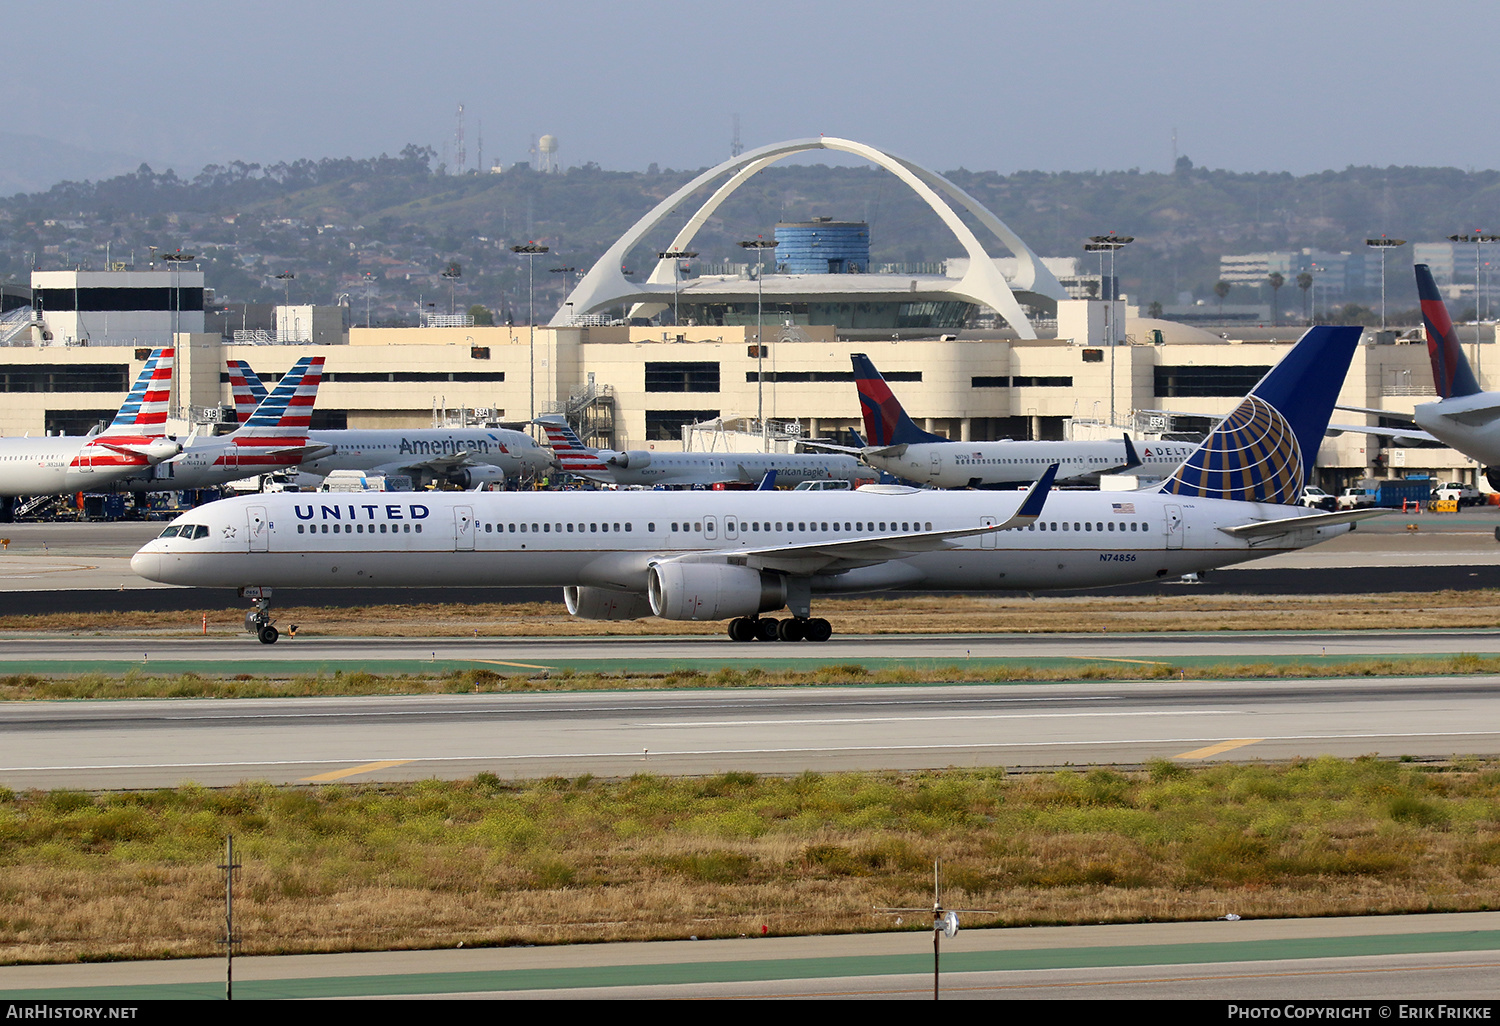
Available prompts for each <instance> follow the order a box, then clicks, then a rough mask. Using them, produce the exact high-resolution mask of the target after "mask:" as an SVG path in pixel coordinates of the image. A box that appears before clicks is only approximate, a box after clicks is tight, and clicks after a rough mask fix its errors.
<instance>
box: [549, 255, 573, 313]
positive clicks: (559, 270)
mask: <svg viewBox="0 0 1500 1026" xmlns="http://www.w3.org/2000/svg"><path fill="white" fill-rule="evenodd" d="M576 270H578V268H576V267H550V268H548V271H549V272H550V273H552V274H560V275H562V276H563V300H564V302H563V305H564V306H566V307H567V308H568V323H569V324H572V323H573V304H572V303H569V302H567V298H568V293H569V292H571V291H572V290H571V289H569V288H568V275H570V274H572V273H573V272H574V271H576Z"/></svg>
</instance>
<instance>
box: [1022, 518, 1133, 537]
mask: <svg viewBox="0 0 1500 1026" xmlns="http://www.w3.org/2000/svg"><path fill="white" fill-rule="evenodd" d="M1116 523H1117V522H1116V521H1114V520H1109V521H1106V522H1105V523H1089V522H1088V521H1087V520H1085V521H1083V522H1082V523H1079V522H1078V521H1076V520H1075V521H1073V523H1072V526H1071V530H1074V531H1104V530H1110V531H1114V530H1117V528H1116V526H1115V525H1116ZM1118 524H1119V527H1118V530H1119V532H1120V533H1121V534H1124V533H1125V530H1126V527H1125V525H1126V524H1129V525H1130V528H1129V529H1130V530H1131V531H1146V530H1149V529H1150V523H1149V521H1145V520H1121V521H1118ZM1106 525H1107V527H1106ZM1025 530H1027V531H1067V530H1070V527H1069V524H1068V521H1066V520H1062V521H1058V520H1045V521H1037V522H1036V523H1034V524H1032V525H1030V526H1029V527H1027V528H1025Z"/></svg>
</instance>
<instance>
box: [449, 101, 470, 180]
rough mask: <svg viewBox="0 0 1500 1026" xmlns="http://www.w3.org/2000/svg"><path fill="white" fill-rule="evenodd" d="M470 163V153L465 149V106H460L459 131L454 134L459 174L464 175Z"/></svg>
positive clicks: (455, 162)
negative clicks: (466, 166)
mask: <svg viewBox="0 0 1500 1026" xmlns="http://www.w3.org/2000/svg"><path fill="white" fill-rule="evenodd" d="M468 162H469V151H468V150H467V149H466V148H465V147H464V105H463V104H461V103H460V104H459V105H458V129H457V131H455V132H454V133H453V163H454V165H455V166H457V168H458V173H459V174H463V172H464V167H465V165H467V164H468Z"/></svg>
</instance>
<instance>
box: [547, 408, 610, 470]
mask: <svg viewBox="0 0 1500 1026" xmlns="http://www.w3.org/2000/svg"><path fill="white" fill-rule="evenodd" d="M536 422H537V423H538V424H540V425H541V426H542V430H543V431H545V432H546V433H547V444H548V445H549V446H551V447H552V451H553V452H554V453H556V454H557V462H558V465H559V466H560V467H562V469H563V472H564V473H567V474H578V475H579V476H581V477H588V476H599V475H603V477H604V478H606V479H612V475H610V473H609V467H607V466H605V465H604V461H603V460H601V459H600V458H599V450H597V449H590V448H589V447H588V446H586V445H584V444H583V440H582V439H580V438H579V437H578V435H577V434H575V433H574V431H573V428H572V427H571V426H569V424H568V421H567V419H566V418H564V417H561V416H546V417H538V418H537V419H536Z"/></svg>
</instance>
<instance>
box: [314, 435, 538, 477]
mask: <svg viewBox="0 0 1500 1026" xmlns="http://www.w3.org/2000/svg"><path fill="white" fill-rule="evenodd" d="M308 437H309V439H310V440H311V441H312V442H313V443H315V444H316V443H322V444H324V445H331V446H333V447H334V449H335V451H334V452H333V453H332V454H331V455H328V456H323V457H320V458H319V459H316V460H313V461H312V462H310V463H304V464H303V465H302V468H301V469H302V470H303V471H305V472H307V473H310V474H318V475H320V476H324V475H327V474H329V473H331V472H333V471H335V470H374V471H381V472H384V473H392V474H394V473H411V472H412V471H413V470H421V471H422V472H423V473H425V474H426V475H428V476H435V477H438V478H440V479H441V478H445V475H444V474H442V473H440V472H436V471H434V470H432V469H424V468H428V466H429V465H430V464H432V463H433V462H434V461H443V460H455V459H457V458H461V457H464V456H467V458H468V461H469V462H470V463H475V464H481V465H488V466H493V467H499V468H500V469H501V470H504V471H505V475H506V477H515V476H517V475H519V474H521V473H522V472H523V471H524V470H525V469H526V468H528V467H529V468H531V470H533V471H534V472H536V473H538V474H542V473H545V472H546V471H547V469H548V468H549V467H551V465H552V455H551V453H549V452H548V451H547V450H545V449H543V448H542V447H541V446H539V445H537V444H536V440H535V439H534V438H532V437H531V436H530V435H528V434H526V433H525V432H522V431H512V430H509V429H498V428H455V429H449V428H431V429H413V430H411V431H385V430H371V429H360V428H351V429H349V430H343V431H313V432H310V433H309V436H308Z"/></svg>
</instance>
